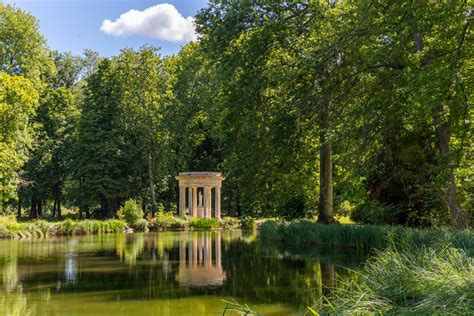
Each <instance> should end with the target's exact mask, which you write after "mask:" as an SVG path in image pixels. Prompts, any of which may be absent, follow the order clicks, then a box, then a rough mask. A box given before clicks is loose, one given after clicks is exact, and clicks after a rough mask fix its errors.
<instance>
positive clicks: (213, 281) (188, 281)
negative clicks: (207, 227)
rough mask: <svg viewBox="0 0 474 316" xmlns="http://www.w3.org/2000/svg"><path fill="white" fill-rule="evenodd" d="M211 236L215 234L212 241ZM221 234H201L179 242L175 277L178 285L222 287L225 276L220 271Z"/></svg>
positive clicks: (218, 232)
mask: <svg viewBox="0 0 474 316" xmlns="http://www.w3.org/2000/svg"><path fill="white" fill-rule="evenodd" d="M212 234H215V239H214V240H213V238H212ZM221 238H222V237H221V232H220V231H216V232H203V233H201V234H199V235H197V236H196V238H193V239H192V240H187V241H186V240H181V241H179V272H178V275H177V276H176V279H177V281H178V282H179V284H180V285H186V286H212V285H222V284H224V281H225V279H226V274H225V272H224V271H223V270H222V264H221V261H222V258H221Z"/></svg>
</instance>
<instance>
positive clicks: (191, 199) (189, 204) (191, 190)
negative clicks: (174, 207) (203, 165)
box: [186, 187, 193, 216]
mask: <svg viewBox="0 0 474 316" xmlns="http://www.w3.org/2000/svg"><path fill="white" fill-rule="evenodd" d="M186 191H188V215H189V216H192V205H193V188H192V187H188V189H187V190H186Z"/></svg>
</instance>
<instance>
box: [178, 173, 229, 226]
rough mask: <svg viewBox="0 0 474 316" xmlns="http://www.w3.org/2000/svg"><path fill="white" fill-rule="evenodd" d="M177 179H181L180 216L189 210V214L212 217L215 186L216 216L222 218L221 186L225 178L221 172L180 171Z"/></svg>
mask: <svg viewBox="0 0 474 316" xmlns="http://www.w3.org/2000/svg"><path fill="white" fill-rule="evenodd" d="M176 179H177V180H178V181H179V216H181V217H183V216H184V213H185V211H186V210H188V214H189V216H192V217H202V218H211V217H212V189H213V188H214V191H215V193H214V195H215V200H214V217H215V218H217V219H220V218H221V187H222V181H223V180H225V178H224V177H223V176H222V174H221V173H220V172H180V173H179V175H178V176H177V177H176ZM186 194H188V199H187V200H188V201H187V203H186Z"/></svg>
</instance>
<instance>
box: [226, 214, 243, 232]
mask: <svg viewBox="0 0 474 316" xmlns="http://www.w3.org/2000/svg"><path fill="white" fill-rule="evenodd" d="M222 224H223V225H224V228H226V229H232V228H239V226H240V221H239V219H238V218H235V217H229V216H224V217H222Z"/></svg>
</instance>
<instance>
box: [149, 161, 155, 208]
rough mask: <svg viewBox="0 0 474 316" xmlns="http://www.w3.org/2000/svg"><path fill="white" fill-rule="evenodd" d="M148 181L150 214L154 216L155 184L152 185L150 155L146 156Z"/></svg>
mask: <svg viewBox="0 0 474 316" xmlns="http://www.w3.org/2000/svg"><path fill="white" fill-rule="evenodd" d="M148 179H149V181H150V193H151V214H152V216H155V213H156V196H155V184H154V183H153V165H152V158H151V154H148Z"/></svg>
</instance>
